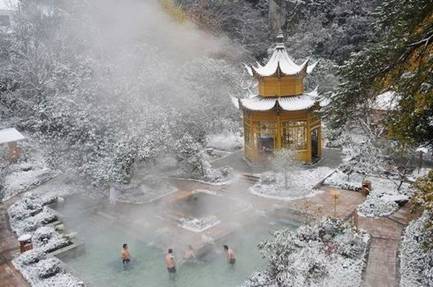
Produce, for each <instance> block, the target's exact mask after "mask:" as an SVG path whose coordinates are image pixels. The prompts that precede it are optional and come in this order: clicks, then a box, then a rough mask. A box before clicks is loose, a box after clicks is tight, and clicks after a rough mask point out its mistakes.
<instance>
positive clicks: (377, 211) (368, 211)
mask: <svg viewBox="0 0 433 287" xmlns="http://www.w3.org/2000/svg"><path fill="white" fill-rule="evenodd" d="M397 209H398V204H397V203H396V202H395V201H392V200H386V199H384V198H382V197H380V196H378V195H377V194H375V193H372V194H369V195H368V197H367V199H366V200H365V201H364V202H363V203H362V204H361V205H359V206H358V208H357V210H358V213H359V214H360V215H361V216H366V217H378V216H388V215H391V214H392V213H394V212H395V211H396V210H397Z"/></svg>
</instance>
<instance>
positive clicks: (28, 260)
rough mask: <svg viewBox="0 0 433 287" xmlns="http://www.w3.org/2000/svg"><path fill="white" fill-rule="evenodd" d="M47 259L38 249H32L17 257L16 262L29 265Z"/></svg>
mask: <svg viewBox="0 0 433 287" xmlns="http://www.w3.org/2000/svg"><path fill="white" fill-rule="evenodd" d="M45 258H47V255H46V254H45V252H43V251H42V250H39V249H32V250H29V251H26V252H24V253H23V254H21V255H20V256H18V257H17V259H16V262H18V263H19V264H22V265H31V264H34V263H38V262H39V261H41V260H43V259H45Z"/></svg>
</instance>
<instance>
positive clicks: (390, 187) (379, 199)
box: [324, 170, 413, 217]
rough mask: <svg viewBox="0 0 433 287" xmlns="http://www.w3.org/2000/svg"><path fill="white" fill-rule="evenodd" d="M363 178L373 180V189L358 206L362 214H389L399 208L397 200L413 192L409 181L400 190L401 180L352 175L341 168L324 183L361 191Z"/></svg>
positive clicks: (400, 200) (405, 198) (407, 197)
mask: <svg viewBox="0 0 433 287" xmlns="http://www.w3.org/2000/svg"><path fill="white" fill-rule="evenodd" d="M363 180H369V181H371V183H372V190H371V191H370V194H369V195H368V197H367V199H366V200H365V201H364V202H363V203H362V204H361V205H360V206H359V207H358V212H359V214H360V215H361V216H367V217H378V216H388V215H390V214H392V213H393V212H395V211H396V210H397V209H398V204H397V203H396V202H403V201H407V200H409V198H410V197H411V196H412V193H413V190H412V189H411V187H410V184H409V183H407V182H404V183H403V184H402V185H401V187H400V190H398V186H399V184H400V182H399V181H397V180H392V179H388V178H381V177H373V176H364V175H361V174H358V173H352V174H351V175H350V176H347V174H345V173H344V172H342V171H341V170H336V171H335V172H334V173H333V174H332V175H331V176H330V177H328V178H327V179H326V180H325V181H324V184H327V185H331V186H336V187H338V188H341V189H344V190H352V191H359V190H360V189H361V186H362V181H363Z"/></svg>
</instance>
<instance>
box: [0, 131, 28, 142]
mask: <svg viewBox="0 0 433 287" xmlns="http://www.w3.org/2000/svg"><path fill="white" fill-rule="evenodd" d="M23 139H25V137H24V136H23V135H22V134H21V133H20V132H19V131H17V130H16V129H14V128H9V129H3V130H0V144H4V143H10V142H16V141H20V140H23Z"/></svg>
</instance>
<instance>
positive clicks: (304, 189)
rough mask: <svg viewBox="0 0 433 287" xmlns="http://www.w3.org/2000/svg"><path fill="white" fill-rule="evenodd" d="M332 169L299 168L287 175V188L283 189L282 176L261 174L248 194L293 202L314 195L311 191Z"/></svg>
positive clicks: (314, 191)
mask: <svg viewBox="0 0 433 287" xmlns="http://www.w3.org/2000/svg"><path fill="white" fill-rule="evenodd" d="M331 172H332V169H330V168H328V167H317V168H309V169H305V168H299V169H297V170H295V171H293V172H290V174H289V175H288V177H289V178H288V188H287V189H286V188H285V184H284V176H283V174H280V173H278V174H276V173H273V172H268V173H263V174H261V175H260V180H259V182H257V183H256V184H255V185H254V186H252V187H251V188H250V192H251V193H253V194H255V195H257V196H262V197H266V198H273V199H280V200H295V199H300V198H304V197H309V196H313V195H315V194H316V193H317V192H319V191H318V190H313V187H314V186H315V185H317V184H318V183H319V182H320V181H321V180H322V179H323V178H325V177H326V176H327V175H329V174H330V173H331Z"/></svg>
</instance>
